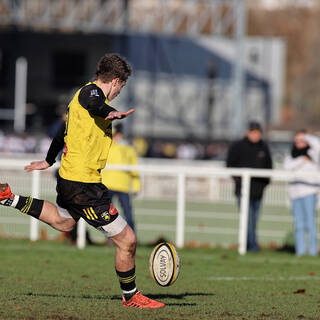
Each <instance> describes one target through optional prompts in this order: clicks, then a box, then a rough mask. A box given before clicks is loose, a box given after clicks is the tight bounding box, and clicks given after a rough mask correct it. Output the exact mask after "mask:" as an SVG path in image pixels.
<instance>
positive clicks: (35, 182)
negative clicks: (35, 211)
mask: <svg viewBox="0 0 320 320" xmlns="http://www.w3.org/2000/svg"><path fill="white" fill-rule="evenodd" d="M31 188H32V189H31V196H32V197H33V198H39V196H40V171H38V170H34V171H32V186H31ZM38 226H39V220H37V219H36V218H33V217H31V216H30V240H31V241H36V240H38V237H39V236H38Z"/></svg>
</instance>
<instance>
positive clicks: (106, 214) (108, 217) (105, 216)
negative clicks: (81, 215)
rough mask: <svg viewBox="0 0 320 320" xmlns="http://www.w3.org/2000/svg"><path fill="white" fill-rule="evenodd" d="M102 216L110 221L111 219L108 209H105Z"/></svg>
mask: <svg viewBox="0 0 320 320" xmlns="http://www.w3.org/2000/svg"><path fill="white" fill-rule="evenodd" d="M101 218H103V219H104V220H107V221H109V220H110V214H109V212H108V211H105V212H103V213H102V214H101Z"/></svg>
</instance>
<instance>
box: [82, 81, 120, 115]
mask: <svg viewBox="0 0 320 320" xmlns="http://www.w3.org/2000/svg"><path fill="white" fill-rule="evenodd" d="M105 101H106V97H105V95H104V93H103V91H102V90H101V89H100V88H99V87H98V86H96V85H95V84H89V85H87V86H85V87H83V88H82V89H81V90H80V93H79V103H80V105H81V106H82V107H83V108H85V109H86V110H88V112H89V113H90V114H91V115H93V116H99V117H102V118H105V117H107V116H108V115H109V113H110V112H111V111H116V109H114V108H112V107H111V106H109V105H107V104H106V103H105Z"/></svg>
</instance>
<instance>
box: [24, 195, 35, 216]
mask: <svg viewBox="0 0 320 320" xmlns="http://www.w3.org/2000/svg"><path fill="white" fill-rule="evenodd" d="M32 202H33V198H31V197H28V198H27V201H26V204H25V206H24V207H23V208H22V209H21V212H23V213H28V211H29V210H30V207H31V204H32Z"/></svg>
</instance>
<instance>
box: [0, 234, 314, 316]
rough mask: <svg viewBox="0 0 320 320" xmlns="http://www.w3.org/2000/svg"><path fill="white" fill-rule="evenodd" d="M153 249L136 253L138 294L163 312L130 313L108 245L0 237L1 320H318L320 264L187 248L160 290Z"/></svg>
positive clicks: (286, 257)
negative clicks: (172, 279)
mask: <svg viewBox="0 0 320 320" xmlns="http://www.w3.org/2000/svg"><path fill="white" fill-rule="evenodd" d="M151 251H152V248H151V247H147V246H139V247H138V250H137V260H136V265H137V284H138V288H139V289H140V290H141V291H142V292H143V293H144V294H146V295H149V296H150V297H152V298H155V299H159V300H160V301H163V302H164V303H166V307H165V308H163V309H160V310H136V309H128V308H123V307H122V306H121V300H120V295H121V292H120V289H119V284H118V281H117V278H116V276H115V272H114V248H113V247H105V246H90V247H87V248H86V249H85V250H78V249H76V248H75V247H71V246H69V245H67V244H66V243H57V242H53V241H47V242H45V241H38V242H35V243H31V242H29V241H27V240H11V239H10V240H9V239H0V257H1V258H0V259H1V260H0V319H1V320H2V319H6V320H7V319H19V320H23V319H28V320H38V319H41V320H42V319H43V320H51V319H52V320H53V319H54V320H82V319H83V320H85V319H86V320H87V319H96V320H103V319H121V320H122V319H124V320H125V319H150V320H151V319H152V320H155V319H161V320H165V319H218V320H221V319H222V320H223V319H228V320H229V319H237V320H238V319H277V320H282V319H288V320H292V319H320V296H319V284H320V271H319V270H320V261H319V259H318V258H312V257H302V258H297V257H295V256H294V255H292V254H289V253H284V252H276V251H272V250H267V249H265V250H262V251H261V252H259V253H256V254H253V253H251V254H247V255H246V256H239V255H238V254H237V252H236V251H234V250H226V249H205V248H185V249H180V250H178V251H179V255H180V258H181V262H182V263H181V264H182V266H181V273H180V275H179V278H178V280H177V281H176V283H175V284H174V285H173V286H171V287H167V288H162V287H159V286H157V285H156V284H155V283H154V281H153V280H152V278H151V276H150V274H149V270H148V260H149V255H150V253H151Z"/></svg>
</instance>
